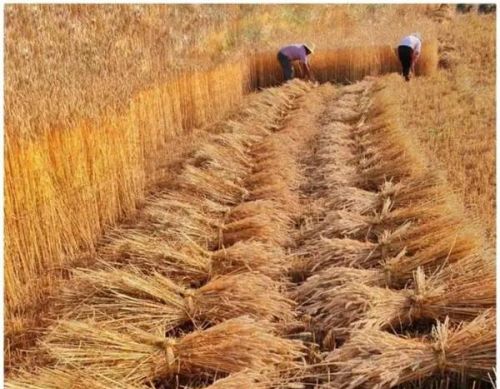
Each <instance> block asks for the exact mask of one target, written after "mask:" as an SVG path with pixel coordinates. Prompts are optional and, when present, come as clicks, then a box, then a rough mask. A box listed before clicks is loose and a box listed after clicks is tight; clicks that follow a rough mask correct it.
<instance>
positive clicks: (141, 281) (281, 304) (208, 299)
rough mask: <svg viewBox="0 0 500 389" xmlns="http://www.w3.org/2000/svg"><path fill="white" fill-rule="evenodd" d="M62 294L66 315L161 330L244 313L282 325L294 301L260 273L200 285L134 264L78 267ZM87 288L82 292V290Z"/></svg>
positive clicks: (123, 326)
mask: <svg viewBox="0 0 500 389" xmlns="http://www.w3.org/2000/svg"><path fill="white" fill-rule="evenodd" d="M74 274H75V276H74V278H73V280H72V283H71V284H72V285H71V287H70V288H66V289H65V290H64V291H63V298H64V301H65V302H66V304H67V305H68V306H69V307H70V308H71V310H72V313H71V315H70V316H69V317H68V316H67V317H66V318H67V319H69V318H77V319H88V318H92V319H94V320H96V321H98V322H100V323H103V325H105V326H106V327H107V328H109V329H114V330H117V331H123V330H124V329H127V328H138V329H140V330H143V331H149V332H152V331H155V330H157V331H159V332H160V333H161V334H164V333H166V332H168V331H171V330H173V329H175V328H176V327H180V326H182V325H184V324H186V323H192V324H193V325H194V326H195V327H203V326H205V325H207V324H217V323H220V322H223V321H224V320H227V319H232V318H236V317H238V316H242V315H248V316H250V317H253V318H255V319H263V320H267V321H269V322H272V323H276V322H279V323H281V324H282V325H284V324H286V323H289V322H293V321H294V314H293V311H292V307H293V302H292V301H291V300H289V299H286V298H285V297H284V296H283V294H282V293H281V291H282V289H283V286H282V285H281V284H280V283H277V282H276V281H273V280H271V279H270V278H269V277H267V276H265V275H262V274H259V273H241V274H233V275H227V276H220V277H215V278H213V279H212V280H210V281H209V282H208V283H207V284H205V285H203V286H202V287H200V288H198V289H191V288H187V287H185V286H183V285H180V284H176V283H174V282H173V281H172V280H170V279H169V278H167V277H165V276H163V275H161V274H158V273H153V274H150V275H148V274H144V273H141V272H140V271H139V270H138V269H130V268H128V269H116V268H109V269H106V270H77V271H75V272H74ZM83 290H85V293H82V291H83Z"/></svg>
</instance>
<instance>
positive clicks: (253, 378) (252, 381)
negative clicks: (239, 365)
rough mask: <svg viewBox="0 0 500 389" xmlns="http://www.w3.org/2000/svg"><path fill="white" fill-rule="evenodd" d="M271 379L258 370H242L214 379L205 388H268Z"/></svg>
mask: <svg viewBox="0 0 500 389" xmlns="http://www.w3.org/2000/svg"><path fill="white" fill-rule="evenodd" d="M271 383H272V380H271V379H269V378H267V376H264V375H262V374H260V373H258V372H255V371H251V370H243V371H241V372H239V373H234V374H231V375H229V376H227V377H226V378H222V379H219V380H217V381H215V382H214V383H213V384H212V385H210V386H205V387H204V388H205V389H244V388H248V389H270V388H271V387H272V386H271Z"/></svg>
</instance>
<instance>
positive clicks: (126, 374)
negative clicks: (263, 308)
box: [43, 317, 303, 384]
mask: <svg viewBox="0 0 500 389" xmlns="http://www.w3.org/2000/svg"><path fill="white" fill-rule="evenodd" d="M269 329H270V324H269V323H268V322H265V321H255V320H253V319H250V318H248V317H240V318H237V319H231V320H227V321H225V322H223V323H221V324H218V325H216V326H214V327H211V328H209V329H207V330H203V331H194V332H192V333H190V334H188V335H186V336H184V337H181V338H165V337H160V336H154V335H151V334H148V333H141V332H139V331H134V334H133V335H132V334H123V333H119V332H114V331H109V330H107V329H106V328H104V327H102V326H100V325H99V324H98V323H95V322H90V321H89V322H76V321H60V322H58V323H57V325H56V326H55V327H54V328H53V329H52V332H51V333H50V334H49V335H48V336H47V338H46V339H45V341H44V342H43V346H44V348H45V349H46V350H47V351H48V352H49V353H51V354H52V355H54V357H56V358H57V359H58V360H59V362H60V364H62V365H72V366H84V367H87V368H89V369H91V370H92V371H93V372H94V373H95V374H99V375H102V376H105V377H108V378H110V379H117V380H120V381H122V382H125V383H134V384H135V383H143V382H150V381H152V380H155V379H160V378H166V377H168V376H170V375H172V374H174V373H175V374H180V375H191V374H197V373H210V372H212V373H214V372H217V373H226V374H231V373H236V372H239V371H241V370H243V369H245V368H248V369H251V370H254V371H259V372H260V371H262V372H265V371H273V370H274V369H287V368H297V367H298V362H296V361H297V360H298V359H299V358H300V357H302V355H303V352H302V345H301V344H300V343H299V342H297V341H292V340H286V339H283V338H280V337H277V336H276V335H274V334H273V333H272V332H270V331H269Z"/></svg>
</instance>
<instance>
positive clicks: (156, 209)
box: [143, 188, 231, 223]
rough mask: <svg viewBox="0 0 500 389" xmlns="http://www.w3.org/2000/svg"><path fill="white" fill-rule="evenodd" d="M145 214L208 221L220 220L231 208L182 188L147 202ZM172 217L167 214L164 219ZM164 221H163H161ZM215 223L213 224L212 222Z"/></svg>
mask: <svg viewBox="0 0 500 389" xmlns="http://www.w3.org/2000/svg"><path fill="white" fill-rule="evenodd" d="M145 205H146V206H145V207H144V210H143V211H144V212H145V211H149V214H150V215H151V217H154V216H155V214H156V213H160V214H161V211H169V212H174V211H175V212H179V213H181V214H183V213H185V214H186V215H188V217H190V218H193V219H196V220H202V221H206V219H207V218H208V220H209V221H210V220H212V219H218V218H219V217H220V215H221V214H224V213H226V212H227V211H228V210H229V209H230V208H231V207H230V206H228V205H224V204H221V203H219V202H216V201H213V200H210V199H208V198H205V197H200V196H197V195H196V194H194V193H192V192H188V191H185V190H184V191H183V190H181V189H180V188H178V189H176V190H175V191H172V192H169V193H163V194H162V195H161V196H156V197H152V198H151V200H149V201H146V202H145ZM168 217H172V215H169V214H167V215H166V217H165V218H163V221H164V219H166V218H168ZM161 220H162V219H161ZM212 223H213V222H212Z"/></svg>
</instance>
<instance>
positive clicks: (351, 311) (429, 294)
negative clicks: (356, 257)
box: [301, 267, 496, 338]
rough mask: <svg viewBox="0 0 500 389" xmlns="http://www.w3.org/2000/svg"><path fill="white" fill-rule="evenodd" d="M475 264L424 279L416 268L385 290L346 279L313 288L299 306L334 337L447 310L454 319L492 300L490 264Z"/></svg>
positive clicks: (439, 314) (475, 312) (473, 313)
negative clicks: (411, 277)
mask: <svg viewBox="0 0 500 389" xmlns="http://www.w3.org/2000/svg"><path fill="white" fill-rule="evenodd" d="M478 270H479V271H478V272H472V273H464V274H458V273H455V277H453V278H450V277H447V279H446V281H445V280H443V279H442V277H440V275H441V274H440V273H438V274H436V275H434V276H433V277H430V278H427V279H426V277H425V275H424V273H423V271H422V270H421V269H419V270H418V271H417V272H416V274H415V281H414V289H403V290H391V289H387V288H381V287H376V286H366V285H363V284H359V283H353V282H346V283H345V284H343V285H339V286H336V287H333V288H330V289H327V290H323V291H322V292H320V291H317V294H316V295H315V296H313V297H312V298H311V299H310V300H308V301H307V302H305V303H304V304H303V306H302V307H301V310H302V311H303V312H305V313H307V314H309V315H311V316H312V317H313V318H314V323H315V325H316V326H317V327H319V328H328V329H331V331H332V334H333V335H335V336H336V337H337V338H345V337H346V336H348V335H349V333H350V332H351V330H352V329H353V328H365V327H370V328H377V329H387V328H399V327H404V326H405V325H409V324H412V323H414V322H416V321H417V320H419V319H443V318H445V317H446V316H448V317H449V318H450V320H452V321H453V322H455V323H459V322H461V321H463V320H471V319H473V318H474V317H476V316H477V315H478V314H479V313H481V312H483V311H485V310H486V309H488V308H492V307H493V306H494V305H495V298H496V293H495V273H494V268H493V267H490V268H489V270H487V269H486V268H484V269H482V271H481V269H478ZM444 272H445V273H446V272H447V270H445V271H444ZM315 297H317V298H315Z"/></svg>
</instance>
